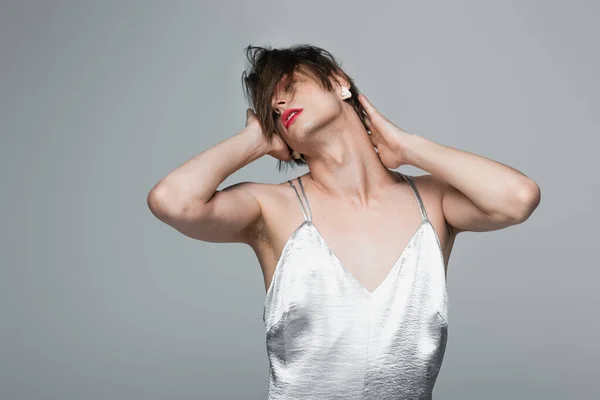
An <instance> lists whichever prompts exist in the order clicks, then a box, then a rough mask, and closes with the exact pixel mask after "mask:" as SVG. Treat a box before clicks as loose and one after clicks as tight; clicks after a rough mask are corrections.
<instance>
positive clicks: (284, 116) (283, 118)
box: [281, 108, 303, 129]
mask: <svg viewBox="0 0 600 400" xmlns="http://www.w3.org/2000/svg"><path fill="white" fill-rule="evenodd" d="M302 110H303V109H302V108H288V109H287V110H285V111H284V112H283V114H281V122H283V126H285V128H286V129H287V128H288V126H290V124H291V123H292V121H293V120H294V119H296V117H297V116H298V115H299V114H300V113H301V112H302ZM294 111H296V112H297V113H296V115H294V116H293V117H292V119H290V120H289V121H288V120H287V118H288V116H289V115H290V114H291V113H293V112H294Z"/></svg>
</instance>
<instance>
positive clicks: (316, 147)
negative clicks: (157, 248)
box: [148, 44, 540, 400]
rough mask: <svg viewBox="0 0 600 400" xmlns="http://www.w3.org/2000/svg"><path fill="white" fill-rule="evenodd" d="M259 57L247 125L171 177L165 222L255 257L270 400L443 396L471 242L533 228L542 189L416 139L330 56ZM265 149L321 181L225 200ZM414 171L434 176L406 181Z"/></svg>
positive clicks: (263, 51) (272, 51)
mask: <svg viewBox="0 0 600 400" xmlns="http://www.w3.org/2000/svg"><path fill="white" fill-rule="evenodd" d="M246 55H247V58H248V60H249V61H250V64H251V65H250V67H249V70H248V71H244V73H243V74H242V82H243V84H244V88H245V92H244V93H245V94H246V96H247V97H248V98H249V99H250V101H251V103H252V106H253V108H249V109H248V110H247V113H246V126H245V127H244V128H243V129H241V130H240V132H238V133H237V134H236V135H234V136H232V137H230V138H228V139H226V140H224V141H222V142H220V143H218V144H216V145H215V146H213V147H211V148H208V149H206V150H204V151H203V152H201V153H200V154H198V155H197V156H195V157H194V158H192V159H190V160H189V161H187V162H185V163H184V164H182V165H181V166H179V167H178V168H176V169H175V170H174V171H172V172H171V173H170V174H168V175H167V176H166V177H165V178H163V179H162V180H160V181H159V182H158V183H157V184H156V185H155V186H154V187H153V188H152V189H151V191H150V192H149V194H148V205H149V207H150V209H151V211H152V213H153V214H154V215H155V216H156V217H157V218H159V219H160V220H161V221H163V222H165V223H166V224H168V225H170V226H172V227H173V228H175V229H177V230H178V231H180V232H181V233H183V234H184V235H187V236H189V237H192V238H195V239H198V240H202V241H206V242H228V243H245V244H247V245H249V246H251V248H252V249H253V250H254V251H255V253H256V256H257V258H258V260H259V263H260V266H261V268H262V272H263V276H264V283H265V290H266V297H265V304H264V310H263V320H264V322H265V332H266V344H267V352H268V358H269V389H268V396H269V397H268V398H269V399H273V400H275V399H320V400H323V399H346V400H348V399H379V400H381V399H430V398H431V397H432V392H433V387H434V384H435V381H436V379H437V376H438V373H439V371H440V367H441V364H442V360H443V356H444V352H445V347H446V342H447V338H448V295H447V289H446V276H447V265H448V260H449V257H450V252H451V249H452V247H453V244H454V242H455V238H456V236H457V234H458V233H460V232H464V231H472V232H483V231H491V230H496V229H501V228H505V227H508V226H511V225H515V224H519V223H522V222H523V221H525V220H526V219H527V218H528V217H529V216H530V215H531V213H532V212H533V210H534V209H535V208H536V207H537V205H538V203H539V201H540V189H539V187H538V185H537V184H536V183H535V182H534V181H533V180H531V179H530V178H528V177H527V176H525V175H524V174H523V173H521V172H519V171H517V170H516V169H514V168H511V167H509V166H507V165H504V164H501V163H499V162H496V161H493V160H491V159H488V158H485V157H483V156H480V155H476V154H473V153H470V152H466V151H462V150H458V149H456V148H452V147H449V146H445V145H441V144H438V143H435V142H433V141H431V140H429V139H426V138H425V137H423V136H420V135H418V134H415V133H409V132H407V131H405V130H403V129H401V128H400V127H398V126H397V125H395V124H394V123H392V122H391V121H390V120H389V119H387V118H386V117H385V116H384V115H383V114H382V113H381V112H380V111H379V110H378V109H377V108H376V107H375V106H374V105H373V104H372V103H371V102H370V101H369V100H368V99H367V97H365V96H364V94H362V93H360V92H359V90H358V87H357V86H356V84H355V82H354V81H353V80H352V78H350V76H349V75H348V74H347V73H346V72H345V71H344V70H343V69H342V68H341V64H340V62H339V61H338V60H337V59H336V58H335V57H334V56H333V55H332V54H331V53H330V52H328V51H326V50H324V49H322V48H320V47H317V46H315V45H312V44H298V45H294V46H291V47H288V48H270V47H259V46H248V47H247V48H246ZM265 155H270V156H272V157H274V158H275V159H277V160H278V168H279V170H281V168H282V166H283V165H286V166H292V167H296V166H307V167H308V172H307V173H305V174H302V175H298V176H296V178H294V179H291V180H287V181H285V182H282V183H277V184H266V183H257V182H247V181H245V182H241V183H237V184H233V185H231V186H229V187H226V188H224V189H223V190H217V187H218V186H219V185H220V184H221V183H222V182H223V181H224V180H225V179H226V178H227V177H229V176H230V175H231V174H233V173H234V172H236V171H238V170H239V169H241V168H242V167H244V166H246V165H248V164H249V163H251V162H253V161H255V160H257V159H259V158H260V157H263V156H265ZM402 165H412V166H415V167H417V168H419V169H422V170H423V171H426V172H427V173H426V174H424V175H420V176H412V175H408V174H405V173H401V172H399V171H395V169H397V168H399V167H400V166H402Z"/></svg>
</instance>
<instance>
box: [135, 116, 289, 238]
mask: <svg viewBox="0 0 600 400" xmlns="http://www.w3.org/2000/svg"><path fill="white" fill-rule="evenodd" d="M265 154H270V155H272V156H274V157H276V158H278V159H282V160H288V159H290V158H291V155H289V152H288V150H287V147H286V146H285V144H284V142H283V141H282V140H281V139H280V137H279V136H274V137H273V139H272V140H271V141H270V142H269V141H267V140H266V139H265V136H264V135H263V133H262V131H261V128H260V124H259V122H258V119H257V117H256V114H255V113H254V112H253V111H252V110H251V109H248V110H247V114H246V127H245V128H244V129H242V130H241V131H240V132H239V133H237V134H236V135H235V136H233V137H231V138H228V139H226V140H224V141H222V142H220V143H218V144H217V145H215V146H213V147H211V148H209V149H207V150H204V151H203V152H201V153H200V154H198V155H196V156H195V157H193V158H192V159H190V160H188V161H186V162H185V163H184V164H182V165H181V166H179V167H178V168H176V169H175V170H174V171H172V172H171V173H169V174H168V175H167V176H166V177H164V178H163V179H161V180H160V181H159V182H158V183H157V184H156V185H155V186H154V187H153V188H152V189H151V190H150V192H149V193H148V197H147V202H148V207H149V208H150V210H151V211H152V213H153V214H154V215H155V216H156V217H157V218H158V219H159V220H161V221H163V222H164V223H166V224H168V225H170V226H172V227H173V228H175V229H177V230H178V231H179V232H181V233H183V234H184V235H186V236H189V237H191V238H194V239H198V240H202V241H206V242H242V243H249V242H250V240H251V227H252V226H253V225H254V223H255V222H256V221H258V220H259V219H260V218H261V216H262V213H261V208H260V204H259V202H258V200H257V198H256V196H255V194H254V193H256V192H255V189H256V187H257V186H258V185H259V184H256V183H252V182H241V183H237V184H234V185H231V186H229V187H227V188H225V189H223V190H217V187H219V185H220V184H221V183H222V182H223V181H224V180H225V179H227V177H228V176H230V175H231V174H233V173H234V172H235V171H237V170H239V169H241V168H242V167H244V166H245V165H247V164H249V163H251V162H252V161H254V160H256V159H258V158H260V157H262V156H263V155H265Z"/></svg>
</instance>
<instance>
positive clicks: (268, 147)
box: [245, 108, 292, 161]
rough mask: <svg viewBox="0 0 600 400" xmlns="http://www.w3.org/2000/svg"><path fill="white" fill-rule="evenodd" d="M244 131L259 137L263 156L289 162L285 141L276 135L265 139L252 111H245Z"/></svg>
mask: <svg viewBox="0 0 600 400" xmlns="http://www.w3.org/2000/svg"><path fill="white" fill-rule="evenodd" d="M245 129H246V130H251V131H254V132H255V133H256V134H257V135H259V137H260V139H259V140H261V143H262V144H263V145H264V146H265V147H264V148H265V154H268V155H270V156H271V157H274V158H276V159H278V160H281V161H291V160H292V154H291V153H290V151H289V150H288V146H287V144H286V143H285V141H284V140H283V139H282V138H281V136H279V134H277V133H273V134H272V135H271V137H270V138H267V137H266V135H265V134H264V133H263V130H262V127H261V125H260V121H259V120H258V116H257V115H256V113H255V112H254V110H253V109H251V108H248V109H247V110H246V127H245Z"/></svg>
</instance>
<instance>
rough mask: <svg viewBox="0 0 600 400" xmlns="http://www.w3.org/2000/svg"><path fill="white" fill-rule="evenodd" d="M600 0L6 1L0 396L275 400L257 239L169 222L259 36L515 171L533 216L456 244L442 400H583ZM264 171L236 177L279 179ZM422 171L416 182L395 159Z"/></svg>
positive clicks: (239, 99) (217, 133) (233, 112)
mask: <svg viewBox="0 0 600 400" xmlns="http://www.w3.org/2000/svg"><path fill="white" fill-rule="evenodd" d="M599 16H600V5H599V3H598V2H596V1H591V0H590V1H581V0H570V1H566V0H565V1H542V0H540V1H524V0H519V1H516V0H515V1H453V2H448V1H427V2H417V1H385V2H384V1H370V2H365V1H362V2H357V1H338V2H333V1H313V0H304V1H302V2H284V1H278V2H275V1H273V2H271V1H264V0H261V1H252V2H246V1H237V2H233V1H177V0H175V1H166V0H165V1H149V0H147V1H141V0H139V1H133V0H119V1H116V0H104V1H86V0H81V1H56V0H54V1H29V0H28V1H22V0H21V1H16V0H14V1H6V0H3V1H1V5H0V124H1V125H0V128H1V141H0V151H1V154H0V174H1V175H0V178H1V181H0V182H1V194H2V196H1V205H2V207H0V217H1V221H2V225H1V226H2V229H1V237H0V239H1V241H0V243H1V269H0V398H2V399H6V400H37V399H44V400H49V399H60V400H75V399H77V400H82V399H93V400H96V399H98V400H101V399H102V400H104V399H115V400H120V399H123V400H134V399H144V400H151V399H247V400H250V399H256V400H260V399H266V395H267V386H268V375H267V373H268V361H267V358H266V347H265V332H264V326H263V321H262V319H261V316H262V307H263V304H264V303H263V302H264V296H265V288H264V281H263V277H262V272H261V270H260V267H259V264H258V261H257V260H256V257H255V255H254V252H253V251H252V249H251V248H250V247H248V246H246V245H242V244H214V243H205V242H200V241H196V240H193V239H190V238H187V237H185V236H183V235H181V234H180V233H178V232H177V231H175V230H174V229H172V228H170V227H169V226H167V225H165V224H163V223H161V222H160V221H159V220H157V219H155V218H154V216H153V215H152V214H151V213H150V211H149V209H148V208H147V205H146V195H147V193H148V191H149V190H150V188H151V187H152V186H153V185H154V184H155V183H156V182H158V180H159V179H161V178H162V177H164V176H165V175H167V174H168V173H169V172H170V171H171V170H173V169H174V168H176V167H177V166H179V165H180V164H181V163H183V162H184V161H186V160H187V159H189V158H191V157H193V156H195V155H196V154H198V153H200V152H201V151H202V150H205V149H207V148H209V147H210V146H213V145H215V144H216V143H218V142H220V141H222V140H224V139H226V138H229V137H231V136H233V135H235V134H236V133H237V132H239V131H240V130H241V129H242V128H243V126H244V123H245V110H246V107H248V104H247V103H246V102H245V99H244V97H243V92H242V86H241V80H240V78H241V73H242V71H243V70H244V68H245V66H246V64H245V59H244V54H243V48H244V47H245V46H247V45H249V44H254V45H268V46H275V47H279V46H289V45H292V44H296V43H310V44H314V45H318V46H321V47H323V48H325V49H327V50H329V51H331V52H332V53H333V54H334V55H335V56H336V57H337V58H338V59H339V60H341V63H342V67H343V68H345V70H346V71H347V72H348V73H349V74H350V76H352V77H353V78H354V79H355V81H356V83H357V85H358V87H359V89H360V90H361V91H362V92H364V93H365V95H367V96H368V97H369V99H370V100H371V102H372V103H373V104H374V105H375V106H376V107H377V108H378V109H379V110H380V111H381V112H382V113H383V114H384V115H385V116H387V117H388V118H389V119H390V120H392V121H393V122H394V123H396V124H398V125H399V126H400V127H402V128H403V129H405V130H407V131H409V132H411V133H416V134H419V135H421V136H424V137H426V138H428V139H430V140H433V141H435V142H438V143H441V144H444V145H448V146H452V147H456V148H459V149H462V150H466V151H470V152H474V153H477V154H481V155H483V156H486V157H489V158H491V159H494V160H497V161H500V162H502V163H505V164H507V165H510V166H512V167H514V168H517V169H518V170H520V171H522V172H523V173H525V174H526V175H528V176H529V177H531V178H532V179H534V180H535V181H536V182H537V183H538V184H539V186H540V187H541V190H542V201H541V203H540V206H539V207H538V209H537V210H536V211H535V213H534V214H533V215H532V216H531V217H530V218H529V219H528V220H527V221H526V222H525V223H523V224H521V225H518V226H513V227H510V228H507V229H504V230H499V231H493V232H486V233H473V232H466V233H462V234H460V235H459V237H458V239H457V242H456V245H455V248H454V250H453V253H452V256H451V258H450V264H449V269H448V291H449V298H450V308H449V324H450V325H449V339H448V344H447V350H446V355H445V359H444V364H443V366H442V369H441V372H440V375H439V377H438V381H437V384H436V387H435V390H434V397H435V398H436V399H462V400H464V399H486V400H495V399H498V400H505V399H546V400H550V399H593V398H599V397H600V390H599V389H598V382H597V381H596V376H597V373H598V359H599V357H600V351H599V346H598V329H599V328H600V323H599V318H598V306H597V304H598V297H597V293H598V286H599V285H598V280H599V279H600V274H599V272H598V269H599V267H600V265H599V262H598V250H597V249H598V246H599V244H598V236H599V235H598V223H599V222H600V221H599V212H598V208H597V204H598V200H599V184H598V172H599V168H598V160H599V157H598V145H599V144H600V141H599V140H598V135H599V133H600V132H599V130H598V119H597V118H598V114H599V113H598V111H599V105H600V104H599V103H600V102H599V100H598V99H599V98H598V93H599V92H600V85H599V80H598V71H600V62H599V61H600V59H599V55H598V42H599V33H600V28H599V26H600V24H599V23H600V18H599ZM276 163H277V161H276V160H275V159H274V158H271V157H270V156H266V157H263V158H261V159H259V160H257V161H255V162H253V163H251V164H250V165H248V166H246V167H244V168H243V169H241V170H239V171H238V172H236V173H235V174H233V175H231V176H230V177H229V178H228V179H227V180H226V181H225V182H223V184H222V185H221V186H220V187H219V188H220V189H222V188H224V187H226V186H229V185H231V184H233V183H236V182H239V181H257V182H270V183H279V182H283V181H285V180H287V179H289V178H291V177H295V176H297V175H300V174H302V173H304V172H305V171H306V170H305V169H303V168H298V169H296V170H292V169H289V170H287V171H285V172H281V173H278V171H277V169H276ZM400 170H401V171H403V172H406V173H409V174H414V175H420V174H422V173H426V171H422V170H418V169H416V168H415V167H412V166H402V167H401V168H400Z"/></svg>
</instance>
